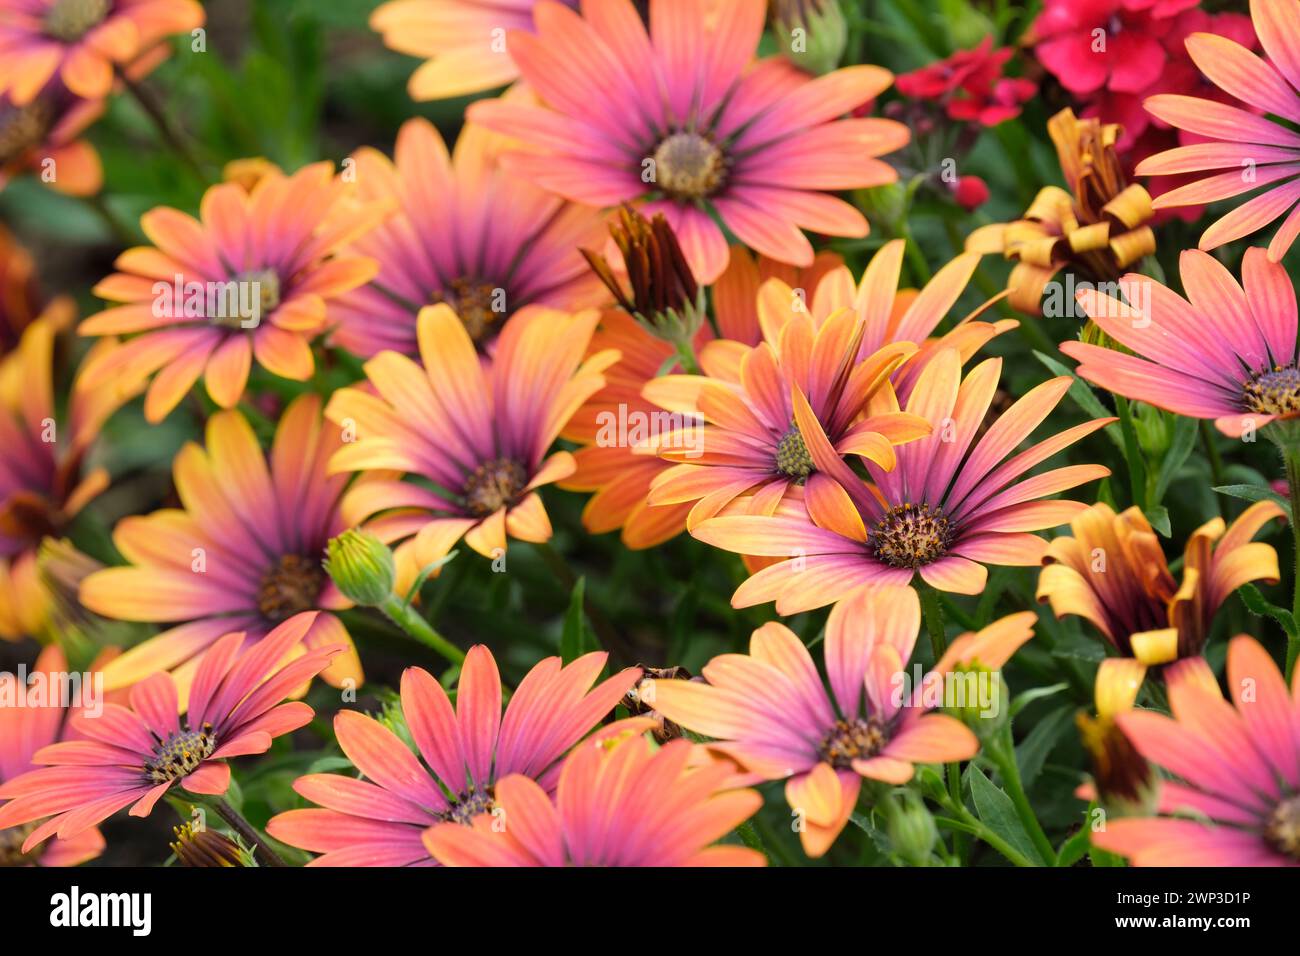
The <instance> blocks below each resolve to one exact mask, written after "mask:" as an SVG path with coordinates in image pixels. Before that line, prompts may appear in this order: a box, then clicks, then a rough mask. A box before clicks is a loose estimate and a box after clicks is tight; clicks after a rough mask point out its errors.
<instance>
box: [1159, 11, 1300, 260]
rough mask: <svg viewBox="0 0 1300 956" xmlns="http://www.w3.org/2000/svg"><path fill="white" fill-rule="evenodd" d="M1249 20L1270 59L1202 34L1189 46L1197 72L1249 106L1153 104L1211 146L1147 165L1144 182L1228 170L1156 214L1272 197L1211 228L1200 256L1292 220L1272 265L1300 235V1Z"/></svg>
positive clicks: (1184, 190) (1167, 98)
mask: <svg viewBox="0 0 1300 956" xmlns="http://www.w3.org/2000/svg"><path fill="white" fill-rule="evenodd" d="M1250 14H1251V20H1252V21H1253V23H1254V25H1255V33H1256V34H1257V35H1258V37H1259V42H1260V45H1261V46H1262V47H1263V48H1264V53H1265V56H1266V57H1267V59H1264V58H1261V57H1259V56H1257V55H1256V54H1254V53H1252V52H1251V51H1250V50H1249V49H1247V48H1246V47H1244V46H1242V45H1241V44H1240V43H1238V42H1237V41H1235V40H1233V39H1231V38H1229V37H1226V36H1217V35H1215V34H1213V33H1194V34H1192V35H1191V36H1189V37H1188V38H1187V40H1186V45H1187V53H1188V55H1189V56H1190V57H1191V58H1192V61H1193V62H1194V63H1195V64H1196V66H1197V68H1199V69H1200V71H1201V72H1202V73H1204V74H1205V75H1206V76H1207V77H1209V78H1210V80H1211V81H1213V82H1214V84H1215V85H1216V86H1218V87H1220V88H1221V89H1222V90H1224V91H1225V92H1227V93H1229V94H1231V95H1232V96H1233V97H1235V98H1236V99H1238V100H1240V101H1241V102H1242V103H1243V104H1244V105H1243V106H1233V105H1231V104H1229V103H1220V102H1217V101H1215V100H1209V99H1203V98H1201V97H1196V96H1183V95H1179V94H1173V93H1162V94H1160V95H1157V96H1152V97H1149V98H1148V99H1147V100H1146V101H1145V103H1144V105H1145V106H1146V109H1147V112H1149V113H1150V114H1151V115H1152V116H1154V117H1156V118H1157V119H1158V120H1161V121H1162V122H1165V123H1168V124H1169V125H1170V126H1173V127H1176V128H1177V129H1180V130H1184V131H1186V132H1188V133H1193V134H1196V135H1197V136H1198V137H1201V138H1202V141H1200V142H1196V143H1193V144H1191V145H1186V146H1179V147H1176V148H1174V149H1171V150H1167V151H1165V152H1163V153H1158V154H1157V155H1155V156H1151V157H1148V158H1147V159H1144V160H1143V161H1142V162H1141V163H1139V164H1138V167H1137V173H1138V175H1140V176H1163V175H1171V174H1186V173H1205V172H1209V171H1211V170H1216V169H1221V170H1224V172H1221V173H1217V174H1215V175H1211V176H1206V177H1205V178H1203V179H1199V180H1197V181H1196V182H1192V183H1189V184H1187V185H1185V186H1180V187H1179V188H1177V189H1173V190H1170V191H1169V192H1166V193H1163V194H1162V195H1160V196H1159V197H1158V198H1157V199H1156V202H1155V208H1156V209H1168V208H1171V207H1177V206H1199V205H1202V204H1205V203H1209V202H1217V201H1219V200H1223V199H1231V198H1234V197H1236V196H1241V195H1243V194H1244V193H1248V192H1251V191H1253V190H1255V189H1260V188H1261V187H1266V188H1263V189H1262V191H1261V192H1259V193H1258V194H1257V195H1256V196H1254V197H1253V198H1251V199H1249V200H1247V201H1246V202H1244V203H1242V204H1241V205H1240V206H1238V207H1237V208H1236V209H1234V210H1232V211H1231V212H1229V213H1228V214H1227V215H1225V216H1223V217H1222V218H1221V219H1218V220H1217V221H1215V222H1214V223H1212V224H1211V225H1210V227H1209V228H1208V229H1206V230H1205V232H1204V233H1202V234H1201V240H1200V248H1202V249H1205V250H1209V249H1217V248H1218V247H1219V246H1221V245H1224V244H1225V243H1228V242H1232V241H1234V240H1236V239H1240V238H1241V237H1243V236H1248V235H1250V234H1251V233H1253V232H1258V231H1259V230H1260V229H1263V228H1264V227H1265V226H1267V225H1268V224H1269V223H1271V222H1273V221H1274V220H1276V219H1278V218H1280V217H1282V216H1286V218H1285V219H1283V220H1282V224H1281V226H1279V227H1278V230H1277V232H1276V233H1274V234H1273V239H1272V241H1271V242H1270V243H1269V245H1268V257H1269V259H1270V260H1272V261H1273V262H1278V261H1280V260H1281V259H1282V257H1283V256H1284V255H1286V252H1287V250H1288V249H1290V248H1291V245H1292V243H1294V242H1295V239H1296V236H1298V235H1300V40H1297V37H1300V0H1251V2H1250ZM1264 114H1267V115H1264Z"/></svg>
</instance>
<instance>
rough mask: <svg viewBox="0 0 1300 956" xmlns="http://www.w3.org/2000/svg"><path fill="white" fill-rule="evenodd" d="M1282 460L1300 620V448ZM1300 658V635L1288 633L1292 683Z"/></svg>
mask: <svg viewBox="0 0 1300 956" xmlns="http://www.w3.org/2000/svg"><path fill="white" fill-rule="evenodd" d="M1282 461H1283V463H1284V464H1285V466H1286V482H1287V492H1288V493H1289V494H1290V496H1291V537H1292V540H1293V541H1294V543H1295V555H1294V561H1295V565H1294V568H1295V571H1294V574H1295V577H1294V580H1293V587H1294V591H1293V597H1292V601H1291V613H1292V614H1293V615H1295V616H1296V619H1297V620H1300V450H1294V449H1287V450H1285V451H1283V452H1282ZM1297 658H1300V636H1295V635H1288V636H1287V644H1286V681H1287V684H1288V685H1290V683H1291V675H1292V674H1294V673H1295V666H1296V660H1297Z"/></svg>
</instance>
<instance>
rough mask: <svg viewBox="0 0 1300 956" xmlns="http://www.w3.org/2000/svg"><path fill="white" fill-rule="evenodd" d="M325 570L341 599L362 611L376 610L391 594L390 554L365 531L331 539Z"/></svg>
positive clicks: (393, 576)
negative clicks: (367, 609)
mask: <svg viewBox="0 0 1300 956" xmlns="http://www.w3.org/2000/svg"><path fill="white" fill-rule="evenodd" d="M326 555H327V556H326V558H325V570H326V571H327V572H329V576H330V577H331V578H333V579H334V583H335V584H336V585H338V589H339V590H340V591H342V592H343V596H344V597H346V598H347V599H348V600H349V601H352V602H353V603H354V604H358V605H360V606H361V607H379V606H380V605H381V604H383V603H384V602H385V601H386V600H388V598H389V597H391V596H392V594H393V585H394V582H395V581H396V580H397V568H396V565H395V564H394V562H393V552H392V551H390V550H389V549H388V546H387V545H386V544H384V543H383V542H382V541H380V540H379V539H378V538H376V537H375V536H374V535H373V534H371V533H370V532H368V531H360V530H358V529H356V528H353V529H352V530H350V531H344V532H343V533H342V534H341V535H339V536H338V537H337V538H331V539H330V542H329V545H328V546H327V548H326Z"/></svg>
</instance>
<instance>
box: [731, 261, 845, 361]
mask: <svg viewBox="0 0 1300 956" xmlns="http://www.w3.org/2000/svg"><path fill="white" fill-rule="evenodd" d="M843 265H844V259H843V257H841V256H840V255H839V253H836V252H830V251H828V250H822V251H821V252H818V253H817V255H816V256H814V257H813V262H812V265H810V266H807V267H800V266H792V265H789V264H787V263H784V262H779V261H778V260H776V259H769V258H768V257H767V256H763V255H755V254H754V253H752V252H750V251H749V249H747V248H746V247H745V246H732V247H731V252H730V257H729V258H728V259H727V268H726V269H725V270H723V273H722V275H720V276H718V281H717V282H715V283H713V318H714V321H716V322H717V324H718V334H719V335H721V336H722V338H724V339H731V340H732V341H733V342H743V343H745V344H746V345H757V344H758V343H759V341H760V340H761V339H762V335H763V333H762V330H761V329H760V327H759V322H758V292H759V289H761V288H762V287H763V284H764V283H766V282H767V280H768V279H780V280H781V281H782V282H784V283H785V284H786V286H788V287H789V288H791V289H802V290H803V296H804V299H805V300H807V299H809V298H811V297H812V294H813V290H815V289H816V288H817V287H818V286H819V285H820V284H821V279H822V276H824V275H826V274H827V273H828V272H830V271H831V270H833V269H835V268H836V267H839V266H843ZM823 317H824V316H823Z"/></svg>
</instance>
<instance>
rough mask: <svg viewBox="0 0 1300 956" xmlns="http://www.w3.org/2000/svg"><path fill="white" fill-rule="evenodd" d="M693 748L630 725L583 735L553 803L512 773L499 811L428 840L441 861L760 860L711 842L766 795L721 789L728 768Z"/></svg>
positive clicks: (438, 830) (437, 830)
mask: <svg viewBox="0 0 1300 956" xmlns="http://www.w3.org/2000/svg"><path fill="white" fill-rule="evenodd" d="M694 752H695V747H694V745H693V744H691V743H689V742H687V741H685V740H674V741H671V742H669V743H667V744H665V745H664V746H663V747H658V748H656V747H655V745H654V744H653V743H652V742H651V741H650V740H649V739H648V738H647V737H646V736H644V734H640V733H630V732H625V733H622V734H615V735H613V736H612V737H606V738H604V739H597V740H595V741H591V742H588V743H587V744H585V745H583V746H580V747H578V748H577V749H576V750H574V751H573V753H572V754H570V755H569V758H568V759H567V760H566V761H565V762H564V767H563V769H562V770H561V771H560V780H559V784H558V786H557V788H556V794H555V799H554V802H552V799H551V798H550V797H549V796H547V793H546V791H545V790H544V789H543V788H542V787H541V786H539V785H538V784H537V783H535V782H534V781H533V780H532V779H530V778H529V777H526V776H522V775H519V774H514V775H511V776H508V777H505V778H504V779H503V780H501V781H499V782H498V783H497V785H496V805H497V807H498V812H497V814H496V815H493V814H482V815H479V816H477V817H475V818H474V820H473V822H472V824H471V826H468V827H467V826H462V825H460V824H455V823H441V824H438V825H436V826H433V827H430V828H429V829H428V830H426V831H425V833H424V842H425V845H426V846H427V847H428V850H429V853H431V854H432V855H433V856H434V858H435V859H437V860H438V861H439V862H440V863H443V864H445V865H447V866H763V865H765V864H766V862H767V861H766V859H765V858H764V857H763V854H761V853H759V852H758V851H757V850H751V849H749V848H747V847H741V846H730V845H725V846H719V845H714V844H716V841H718V840H720V839H721V838H722V837H724V836H726V835H727V834H728V833H730V832H731V831H732V830H734V829H735V828H736V827H738V826H740V824H742V823H744V822H745V821H746V820H747V819H749V818H750V817H751V816H753V815H754V814H755V813H756V812H757V811H758V808H759V807H761V806H762V805H763V798H762V796H760V795H759V793H758V792H757V791H755V790H734V789H724V788H725V787H726V783H727V779H728V777H730V776H731V774H732V768H731V767H730V766H729V765H728V764H726V763H722V762H706V763H703V764H700V763H698V762H697V761H696V762H693V761H692V759H691V758H692V756H693V755H694Z"/></svg>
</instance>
